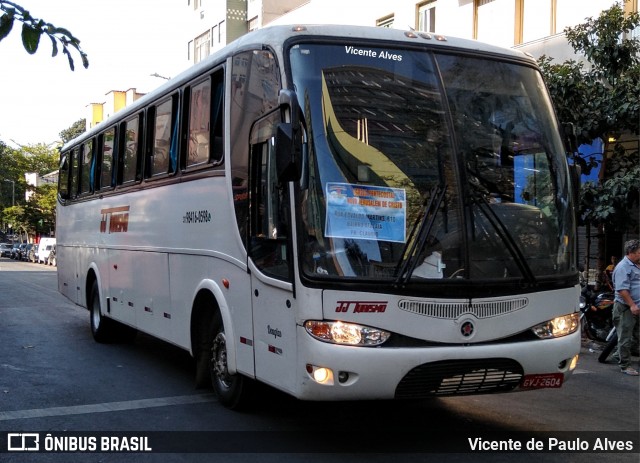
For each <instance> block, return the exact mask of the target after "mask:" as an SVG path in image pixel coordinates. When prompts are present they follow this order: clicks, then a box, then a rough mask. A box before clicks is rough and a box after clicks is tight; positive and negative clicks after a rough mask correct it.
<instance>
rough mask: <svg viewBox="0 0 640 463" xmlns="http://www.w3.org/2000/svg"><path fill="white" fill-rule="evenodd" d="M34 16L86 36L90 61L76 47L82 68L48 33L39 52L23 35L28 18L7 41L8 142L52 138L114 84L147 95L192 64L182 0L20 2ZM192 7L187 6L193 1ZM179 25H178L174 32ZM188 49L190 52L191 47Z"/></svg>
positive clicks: (4, 122) (1, 79) (4, 100)
mask: <svg viewBox="0 0 640 463" xmlns="http://www.w3.org/2000/svg"><path fill="white" fill-rule="evenodd" d="M12 1H13V2H14V3H17V4H18V5H20V6H22V7H24V8H25V9H27V10H28V11H29V12H30V13H31V15H32V16H34V17H36V18H39V19H43V20H44V21H46V22H49V23H52V24H54V25H55V26H57V27H64V28H65V29H67V30H69V31H70V32H71V33H72V34H73V35H74V36H75V37H76V38H78V39H79V40H80V47H81V48H82V50H83V51H84V52H85V53H86V54H87V55H88V59H89V67H88V68H87V69H85V68H84V67H83V66H82V60H81V59H80V55H79V54H78V53H77V52H76V51H75V50H71V55H72V57H73V58H74V63H75V71H71V69H70V68H69V64H68V60H67V57H66V55H63V54H62V51H61V47H59V51H58V55H57V56H56V57H52V56H51V54H52V47H51V40H50V39H49V37H46V36H43V37H41V39H40V45H39V47H38V51H37V52H36V54H35V55H29V54H28V53H27V52H26V51H25V49H24V47H23V45H22V41H21V26H22V23H19V22H17V21H16V22H15V23H14V26H13V30H12V31H11V33H10V34H9V36H8V37H6V38H5V39H4V40H2V41H0V140H1V141H3V142H4V143H6V144H7V145H9V146H13V147H16V146H17V145H32V144H37V143H44V144H47V145H48V144H51V143H54V142H56V141H58V140H59V139H60V136H59V133H60V132H61V131H63V130H65V129H67V128H69V127H70V126H71V125H72V124H73V123H74V122H76V121H77V120H78V119H82V118H84V117H85V115H86V111H87V110H86V106H87V105H88V104H90V103H102V102H104V101H105V94H106V93H107V92H109V91H111V90H127V89H129V88H136V89H137V90H138V91H139V92H142V93H146V92H149V91H151V90H153V89H154V88H156V87H158V86H160V85H162V84H163V83H165V80H163V79H160V78H158V77H152V76H151V74H155V73H157V74H159V75H161V76H166V77H173V76H175V75H177V74H178V73H179V72H181V71H182V70H184V68H185V67H186V56H184V53H186V49H187V46H186V43H183V39H182V38H181V36H180V34H179V33H176V32H175V31H179V30H181V29H180V27H176V21H179V20H180V19H179V18H182V17H183V16H182V14H181V13H182V11H181V10H180V7H181V6H183V5H184V2H183V1H180V0H12ZM185 8H186V7H185ZM172 30H173V31H174V32H173V33H172ZM183 52H184V53H183Z"/></svg>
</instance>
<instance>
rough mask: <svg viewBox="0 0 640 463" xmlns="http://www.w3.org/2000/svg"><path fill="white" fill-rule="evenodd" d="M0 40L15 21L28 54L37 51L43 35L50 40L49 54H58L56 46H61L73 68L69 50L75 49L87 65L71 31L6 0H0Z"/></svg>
mask: <svg viewBox="0 0 640 463" xmlns="http://www.w3.org/2000/svg"><path fill="white" fill-rule="evenodd" d="M0 11H1V12H2V13H3V14H2V16H0V40H2V39H4V38H5V37H7V36H8V35H9V33H10V32H11V30H12V29H13V25H14V23H15V22H16V21H18V22H21V23H22V45H23V46H24V49H25V50H26V51H27V53H29V54H30V55H33V54H34V53H35V52H36V51H38V46H39V45H40V38H41V37H42V36H43V35H44V36H47V37H49V39H50V40H51V47H52V53H51V56H52V57H55V56H57V55H58V47H59V46H61V47H62V53H63V54H64V55H66V56H67V59H68V60H69V67H70V68H71V70H72V71H73V70H74V69H75V66H74V61H73V57H72V56H71V50H73V49H75V50H76V52H77V53H79V55H80V59H81V60H82V65H83V66H84V67H85V68H87V67H89V60H88V58H87V54H86V53H85V52H84V51H82V49H81V48H80V40H78V39H77V38H76V37H74V36H73V34H72V33H71V32H69V31H68V30H67V29H65V28H62V27H56V26H54V25H53V24H51V23H48V22H46V21H44V20H42V19H38V18H35V17H33V16H32V15H31V13H30V12H29V11H27V10H25V9H24V8H23V7H21V6H20V5H18V4H16V3H14V2H10V1H8V0H0Z"/></svg>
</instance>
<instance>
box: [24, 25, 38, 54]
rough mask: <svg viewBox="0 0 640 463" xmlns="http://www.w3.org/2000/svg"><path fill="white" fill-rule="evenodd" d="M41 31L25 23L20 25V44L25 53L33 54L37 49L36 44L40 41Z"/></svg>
mask: <svg viewBox="0 0 640 463" xmlns="http://www.w3.org/2000/svg"><path fill="white" fill-rule="evenodd" d="M41 33H42V32H41V31H39V30H36V29H34V28H33V27H31V26H28V25H27V24H23V25H22V45H24V49H25V50H27V53H29V54H30V55H33V54H34V53H35V52H36V51H38V44H39V43H40V34H41Z"/></svg>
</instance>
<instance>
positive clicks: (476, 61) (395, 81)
mask: <svg viewBox="0 0 640 463" xmlns="http://www.w3.org/2000/svg"><path fill="white" fill-rule="evenodd" d="M289 59H290V66H291V76H292V79H293V83H294V88H295V91H296V92H297V94H298V101H299V102H300V106H301V108H302V111H303V113H304V130H305V140H304V144H305V149H304V155H305V160H306V162H305V169H304V172H303V178H302V180H301V193H300V195H299V200H300V204H299V210H300V211H301V214H302V225H301V231H302V240H304V241H303V244H302V248H301V249H302V250H303V252H302V255H303V263H302V269H303V272H304V273H305V275H306V276H307V277H308V278H334V279H335V278H345V279H361V280H365V279H375V280H376V281H380V280H381V279H382V280H389V282H395V283H399V284H407V283H410V282H420V283H427V284H428V283H435V282H441V283H442V282H444V281H445V280H447V279H450V280H459V279H462V280H466V281H469V280H477V281H491V280H500V281H505V279H514V280H516V281H520V282H522V281H523V280H524V281H526V282H528V283H531V284H535V282H537V281H540V280H549V279H553V278H554V277H556V276H559V275H565V276H566V275H567V274H568V273H569V272H572V271H575V269H574V268H573V264H572V262H573V256H572V252H573V250H572V247H573V242H574V237H573V236H572V234H571V233H572V232H571V230H572V227H573V223H572V221H573V217H572V212H571V198H570V197H571V194H570V188H569V184H568V173H567V167H566V162H565V159H564V149H563V146H562V143H561V140H560V139H559V137H558V135H557V127H556V125H555V124H556V122H555V119H554V115H553V111H552V108H551V104H550V102H549V99H548V97H547V96H546V93H545V89H544V84H543V82H542V78H541V77H540V74H539V73H538V72H537V71H536V70H535V69H534V68H532V67H529V66H526V65H523V64H518V63H515V62H511V61H500V60H496V59H492V58H482V57H479V56H478V55H474V56H468V55H467V56H463V55H455V54H437V53H432V52H430V51H426V50H424V51H421V50H416V49H411V50H407V49H392V48H385V47H384V46H380V44H378V43H376V44H375V45H374V46H366V45H362V44H360V45H357V46H356V45H352V44H321V43H309V44H296V45H294V46H293V47H292V48H291V49H290V50H289Z"/></svg>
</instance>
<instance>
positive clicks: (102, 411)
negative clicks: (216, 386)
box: [0, 258, 640, 463]
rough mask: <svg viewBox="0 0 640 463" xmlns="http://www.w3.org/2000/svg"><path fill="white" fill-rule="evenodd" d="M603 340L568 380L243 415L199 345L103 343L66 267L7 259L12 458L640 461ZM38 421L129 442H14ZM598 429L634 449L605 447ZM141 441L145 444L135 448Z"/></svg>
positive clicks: (3, 450)
mask: <svg viewBox="0 0 640 463" xmlns="http://www.w3.org/2000/svg"><path fill="white" fill-rule="evenodd" d="M598 349H599V346H598V345H597V344H592V343H590V342H585V343H584V345H583V352H582V355H581V360H580V363H579V366H578V369H577V371H576V373H575V374H574V376H573V378H572V379H571V380H570V381H568V382H567V383H566V384H565V385H564V386H563V387H562V388H561V389H554V390H538V391H530V392H524V393H518V394H502V395H491V396H469V397H458V398H443V399H435V400H429V401H419V402H347V403H313V402H300V401H297V400H294V399H292V398H290V397H289V396H286V395H284V394H281V393H279V392H277V391H274V390H271V389H268V388H261V389H260V392H259V400H258V403H257V404H256V407H255V409H254V410H252V411H251V412H244V413H239V412H233V411H229V410H227V409H225V408H224V407H222V406H221V405H220V404H218V402H217V400H216V398H215V396H214V395H213V394H212V392H211V391H207V390H204V391H203V390H196V389H195V388H194V381H193V370H194V367H193V362H192V361H191V359H190V357H189V355H188V354H187V353H185V352H183V351H182V350H180V349H177V348H175V347H174V346H171V345H168V344H166V343H163V342H160V341H158V340H155V339H153V338H151V337H148V336H145V335H138V337H137V338H136V340H135V341H134V342H133V343H128V344H98V343H95V342H94V341H93V338H92V337H91V332H90V328H89V313H88V311H87V310H86V309H84V308H81V307H78V306H76V305H74V304H72V303H71V302H69V301H68V300H67V299H65V298H64V297H63V296H61V295H60V294H59V293H58V292H57V282H56V271H55V268H52V267H46V266H44V265H38V264H31V263H22V262H15V261H11V260H9V259H6V258H2V259H0V462H3V463H4V462H32V461H43V462H49V461H51V462H54V461H55V462H58V461H60V462H70V461H79V462H94V461H95V462H120V461H127V462H128V461H140V462H152V461H153V462H155V461H159V462H192V461H198V462H199V461H207V462H208V461H225V462H226V461H237V462H289V461H305V462H316V461H318V462H324V461H339V462H343V461H344V462H360V461H362V462H364V461H366V462H374V463H375V462H382V461H384V462H388V461H389V460H393V461H464V462H476V461H482V462H484V461H491V462H493V461H495V462H502V461H505V462H506V461H509V462H514V461H517V462H519V461H545V462H551V461H558V462H560V461H561V462H563V463H564V462H602V461H606V462H637V461H638V459H639V454H638V445H639V444H638V436H639V434H640V424H639V423H640V421H639V414H640V412H639V396H640V386H639V385H640V381H639V380H638V378H637V377H635V378H634V377H628V376H624V375H622V374H620V373H619V372H618V369H617V367H616V366H615V365H612V364H600V363H598V361H597V355H598V352H597V351H598ZM635 361H636V362H637V361H638V359H637V358H635ZM29 433H35V434H37V436H38V438H39V443H40V446H41V450H42V448H43V447H44V446H45V439H46V437H47V434H50V436H49V437H51V439H50V440H49V444H51V445H50V446H49V448H50V449H53V450H69V449H74V448H75V449H78V448H80V450H82V449H84V448H85V447H89V446H91V445H92V444H95V447H97V448H98V449H100V445H101V443H102V441H101V439H103V438H106V439H111V438H112V437H115V438H116V441H114V442H115V443H114V444H113V445H114V447H113V448H117V449H118V450H125V452H122V453H100V452H91V453H83V452H76V453H73V452H68V451H66V452H62V451H44V452H40V453H32V452H27V451H10V452H7V449H8V448H9V447H11V448H12V449H14V448H16V446H18V444H17V443H16V442H18V441H19V440H20V439H22V436H25V437H24V438H25V442H27V444H26V446H29V445H31V444H32V443H33V434H29ZM124 438H126V439H124ZM138 438H139V439H138ZM11 439H13V440H11ZM16 439H18V440H16ZM56 439H57V440H56ZM65 439H66V440H65ZM92 439H93V440H92ZM478 439H480V440H478ZM598 439H600V443H603V442H604V440H605V439H607V442H608V443H609V444H610V443H611V442H616V443H619V444H620V445H622V446H623V447H625V446H629V445H631V447H632V452H618V451H616V452H610V453H601V452H596V451H594V448H593V447H594V445H595V444H594V443H595V441H596V440H598ZM629 441H632V442H633V444H628V442H629ZM29 442H31V444H29ZM518 444H519V445H520V446H521V447H520V448H517V445H518ZM609 444H605V445H609ZM74 445H75V446H76V447H74ZM134 445H140V446H142V447H143V448H142V450H143V451H141V452H131V451H129V452H126V450H127V448H126V447H127V446H128V447H129V450H132V447H133V446H134ZM144 445H147V446H148V447H151V448H152V449H153V452H151V453H146V452H145V451H144ZM527 445H532V446H535V445H540V446H542V448H543V450H552V452H551V453H545V452H539V451H534V452H529V451H527ZM585 445H586V446H587V447H588V449H587V451H579V450H580V449H581V448H582V449H583V448H584V446H585ZM56 446H57V448H56ZM492 446H497V448H498V449H500V447H501V446H502V448H503V449H506V450H508V451H500V450H494V449H493V448H492ZM479 448H483V449H484V450H485V451H479V450H478V449H479ZM195 452H198V453H195Z"/></svg>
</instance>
